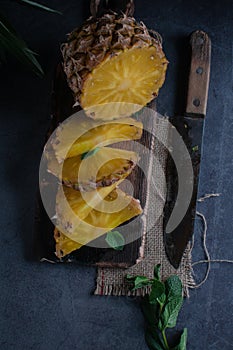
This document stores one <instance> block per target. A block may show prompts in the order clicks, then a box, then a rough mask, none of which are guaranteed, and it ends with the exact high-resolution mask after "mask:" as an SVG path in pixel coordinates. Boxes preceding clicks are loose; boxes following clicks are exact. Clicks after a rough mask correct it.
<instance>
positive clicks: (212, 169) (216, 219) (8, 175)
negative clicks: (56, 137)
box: [0, 0, 233, 350]
mask: <svg viewBox="0 0 233 350" xmlns="http://www.w3.org/2000/svg"><path fill="white" fill-rule="evenodd" d="M44 3H47V4H48V5H49V6H51V7H54V8H57V9H59V10H61V11H62V12H63V16H59V15H53V14H48V13H45V12H43V11H40V10H35V9H33V8H28V7H24V6H20V5H18V4H17V3H16V2H15V1H10V0H9V1H1V3H0V8H1V9H2V8H3V9H4V10H5V13H6V14H7V15H8V17H9V19H10V20H11V22H12V23H14V24H15V27H16V29H17V30H18V31H19V32H20V33H21V34H22V36H23V37H24V38H25V39H26V40H27V42H28V43H29V44H30V46H31V48H32V49H34V50H36V51H37V52H38V53H39V54H40V57H39V59H40V61H41V63H42V65H43V66H44V68H45V72H46V76H45V78H44V79H39V78H37V77H36V76H34V75H33V74H32V73H30V72H28V71H27V70H26V69H24V68H22V67H21V66H19V65H18V64H16V63H15V61H10V62H9V64H8V65H4V66H2V67H1V68H0V74H1V127H0V143H1V146H0V160H1V178H0V183H1V192H0V196H1V200H0V205H1V219H0V227H1V236H0V240H1V252H0V260H1V271H0V281H1V284H0V288H1V290H0V300H1V304H0V305H1V309H0V315H1V321H0V349H1V350H8V349H16V350H23V349H25V350H27V349H35V350H68V349H80V350H92V349H93V350H94V349H95V350H109V349H112V350H117V349H121V350H144V349H145V350H146V349H147V346H146V344H145V341H144V334H143V327H144V321H143V317H142V314H141V311H140V306H139V302H138V301H137V300H134V299H129V298H125V297H97V296H93V295H92V292H93V289H94V286H95V276H96V271H95V269H94V268H88V267H78V268H77V267H76V266H72V265H70V266H64V265H63V266H62V265H49V264H39V263H31V262H30V261H28V260H27V259H26V252H28V250H30V249H31V244H32V235H33V225H34V205H35V196H36V189H37V183H38V165H39V160H40V155H41V150H42V145H43V138H44V135H45V131H46V129H47V127H48V123H49V108H50V92H51V88H52V77H53V72H54V67H55V65H56V63H57V60H58V55H59V44H60V43H61V42H62V41H64V40H65V34H66V33H68V32H69V31H70V30H71V29H72V28H73V27H75V26H77V25H79V24H81V23H82V21H83V19H84V18H85V17H87V15H88V3H89V1H84V0H83V1H81V0H80V1H78V0H70V1H66V2H65V1H58V0H57V1H56V0H48V1H44ZM135 3H136V13H135V16H136V18H138V19H141V20H143V21H144V22H145V23H146V24H147V25H148V26H149V27H151V28H153V29H155V30H158V31H159V32H160V33H161V34H162V36H163V39H164V50H165V52H166V54H167V57H168V59H169V61H170V65H169V69H168V73H167V79H166V83H165V85H164V87H163V88H162V90H161V93H160V95H159V98H158V110H159V111H160V113H167V114H168V115H172V114H174V113H181V112H182V111H183V110H184V104H185V88H186V82H185V78H186V77H187V68H188V61H187V57H188V54H187V42H188V41H187V36H188V34H189V33H191V32H192V31H194V30H196V29H203V30H205V31H207V33H208V34H209V35H210V37H211V39H212V69H211V81H210V91H209V102H208V111H207V118H206V126H205V135H204V153H203V158H202V167H201V176H200V188H199V195H203V194H204V193H211V192H218V193H221V196H220V197H218V198H212V199H209V200H207V201H205V202H204V203H200V204H199V205H198V209H199V211H201V212H203V213H204V214H205V215H206V218H207V221H208V240H207V243H208V247H209V250H210V253H211V256H212V257H213V258H233V255H232V244H233V234H232V227H233V215H232V211H233V206H232V202H233V187H232V183H233V180H232V173H233V157H232V151H233V149H232V142H233V114H232V112H233V111H232V36H233V21H232V20H233V18H232V14H233V6H232V1H231V0H219V1H214V0H213V1H204V0H203V1H201V0H196V1H195V2H194V1H193V2H192V1H188V0H187V1H184V0H183V1H182V0H163V1H162V0H157V1H153V0H145V1H139V0H138V1H137V0H136V1H135ZM196 223H197V224H196V230H195V231H196V247H195V251H194V260H197V259H199V258H203V253H202V247H201V225H200V221H199V219H197V222H196ZM204 272H205V268H204V266H200V265H199V266H198V267H196V268H195V275H196V278H197V280H200V279H201V278H202V277H203V274H204ZM232 275H233V266H232V265H230V264H222V265H220V264H213V265H212V271H211V274H210V277H209V279H208V281H207V282H206V284H205V285H204V286H203V287H201V288H200V289H198V290H195V291H191V298H190V299H189V300H186V301H185V305H184V307H183V310H182V312H181V315H180V320H179V324H178V327H177V328H178V330H181V329H182V328H183V327H184V326H187V327H188V332H189V339H188V349H189V350H199V349H205V350H209V349H211V350H220V349H222V350H230V349H233V335H232V326H233V325H232V314H233V291H232V290H233V289H232V288H233V279H232Z"/></svg>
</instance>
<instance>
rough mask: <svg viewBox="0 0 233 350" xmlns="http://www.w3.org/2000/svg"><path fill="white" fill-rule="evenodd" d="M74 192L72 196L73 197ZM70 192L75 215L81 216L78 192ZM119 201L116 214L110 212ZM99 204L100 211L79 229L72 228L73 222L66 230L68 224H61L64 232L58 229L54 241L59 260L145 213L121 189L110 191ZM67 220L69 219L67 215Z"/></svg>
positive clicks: (68, 197)
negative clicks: (110, 206) (111, 205)
mask: <svg viewBox="0 0 233 350" xmlns="http://www.w3.org/2000/svg"><path fill="white" fill-rule="evenodd" d="M72 191H73V193H72V195H70V194H71V192H72ZM69 192H70V193H69V196H67V200H68V202H69V205H70V207H71V208H72V210H73V213H74V215H79V207H78V206H77V203H76V199H75V196H78V194H77V192H78V191H74V190H69ZM116 199H118V200H119V201H120V203H121V205H120V209H119V210H118V211H115V212H111V211H110V212H108V209H109V205H110V204H111V203H113V202H114V201H115V200H116ZM99 204H100V205H99V206H98V210H97V209H92V210H91V211H90V212H89V214H88V215H87V216H86V217H85V219H84V220H82V221H81V222H80V224H79V225H78V226H76V227H74V225H73V226H72V224H73V223H74V220H72V221H71V222H70V223H71V226H70V227H69V228H67V222H66V221H65V222H63V223H62V224H61V225H60V226H63V229H64V231H63V230H60V229H57V228H55V230H54V238H55V241H56V255H57V257H59V258H62V257H64V256H65V255H67V254H69V253H71V252H72V251H74V250H77V249H79V248H81V247H82V246H83V245H85V244H88V243H89V242H91V241H93V240H94V239H96V238H98V237H100V236H102V235H103V234H105V233H107V232H108V231H110V230H112V229H113V228H115V227H117V226H119V225H121V224H122V223H124V222H126V221H128V220H130V219H132V218H133V217H135V216H137V215H140V214H141V213H142V208H141V206H140V202H139V201H138V200H136V199H134V198H133V197H131V196H129V195H127V194H126V193H124V192H123V191H122V190H120V189H119V188H118V189H114V190H113V191H112V192H110V193H109V194H108V195H107V196H106V197H105V200H103V201H101V203H99ZM64 218H67V215H66V214H65V213H64Z"/></svg>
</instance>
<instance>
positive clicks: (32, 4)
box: [20, 0, 62, 15]
mask: <svg viewBox="0 0 233 350" xmlns="http://www.w3.org/2000/svg"><path fill="white" fill-rule="evenodd" d="M20 1H21V2H24V3H25V4H27V5H31V6H34V7H38V8H40V9H42V10H45V11H48V12H53V13H58V14H59V15H62V13H61V12H60V11H57V10H53V9H51V8H50V7H47V6H44V5H42V4H39V3H38V2H35V1H30V0H20Z"/></svg>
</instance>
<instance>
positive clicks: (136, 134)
mask: <svg viewBox="0 0 233 350" xmlns="http://www.w3.org/2000/svg"><path fill="white" fill-rule="evenodd" d="M142 130H143V125H142V123H141V122H138V121H136V120H135V119H132V118H124V119H121V120H117V121H116V120H112V121H109V122H98V121H93V120H91V119H88V118H86V117H83V116H81V115H79V116H78V117H74V118H69V119H68V120H67V121H65V122H63V123H62V124H61V125H60V126H59V127H58V128H57V129H56V132H55V133H54V134H53V135H52V137H51V138H50V140H49V143H47V147H46V149H45V153H46V155H47V158H48V159H49V158H51V152H52V153H53V151H54V152H55V156H56V158H57V160H58V162H59V163H62V162H63V161H64V160H65V159H66V158H70V157H75V156H78V155H80V154H83V153H86V152H89V151H90V150H93V149H94V148H96V147H101V146H107V145H111V144H113V143H116V142H120V141H126V140H138V139H140V138H141V136H142Z"/></svg>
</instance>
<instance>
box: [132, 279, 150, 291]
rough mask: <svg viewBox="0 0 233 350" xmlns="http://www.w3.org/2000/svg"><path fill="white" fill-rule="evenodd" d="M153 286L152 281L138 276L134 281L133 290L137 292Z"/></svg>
mask: <svg viewBox="0 0 233 350" xmlns="http://www.w3.org/2000/svg"><path fill="white" fill-rule="evenodd" d="M151 284H152V281H151V280H150V279H149V278H147V277H144V276H137V277H136V279H135V281H134V288H133V289H132V290H136V289H139V288H145V287H147V286H150V285H151Z"/></svg>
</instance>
